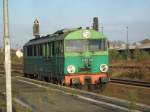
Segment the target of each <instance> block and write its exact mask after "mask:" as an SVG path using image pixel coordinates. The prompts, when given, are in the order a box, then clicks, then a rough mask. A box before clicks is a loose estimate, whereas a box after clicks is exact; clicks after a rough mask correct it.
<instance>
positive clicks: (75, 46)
mask: <svg viewBox="0 0 150 112" xmlns="http://www.w3.org/2000/svg"><path fill="white" fill-rule="evenodd" d="M106 42H107V41H106V39H101V40H100V39H89V40H67V41H66V51H68V52H83V51H86V49H88V50H89V51H105V50H106V48H107V43H106Z"/></svg>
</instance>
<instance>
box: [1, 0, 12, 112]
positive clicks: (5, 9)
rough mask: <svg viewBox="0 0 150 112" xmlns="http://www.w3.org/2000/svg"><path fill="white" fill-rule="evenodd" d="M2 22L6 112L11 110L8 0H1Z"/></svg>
mask: <svg viewBox="0 0 150 112" xmlns="http://www.w3.org/2000/svg"><path fill="white" fill-rule="evenodd" d="M3 23H4V49H5V65H4V66H5V74H6V103H7V112H12V95H11V56H10V50H11V49H10V38H9V17H8V0H3Z"/></svg>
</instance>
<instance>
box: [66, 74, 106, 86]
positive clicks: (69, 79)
mask: <svg viewBox="0 0 150 112" xmlns="http://www.w3.org/2000/svg"><path fill="white" fill-rule="evenodd" d="M85 76H90V77H91V79H92V84H95V82H96V81H98V80H99V79H100V78H101V77H107V74H105V73H101V74H86V75H85V74H71V75H70V74H69V75H66V76H65V84H66V85H69V84H70V82H71V79H72V78H79V79H80V83H81V85H83V84H84V78H85Z"/></svg>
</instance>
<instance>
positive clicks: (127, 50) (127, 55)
mask: <svg viewBox="0 0 150 112" xmlns="http://www.w3.org/2000/svg"><path fill="white" fill-rule="evenodd" d="M126 36H127V40H126V59H127V60H128V59H129V41H128V26H127V27H126Z"/></svg>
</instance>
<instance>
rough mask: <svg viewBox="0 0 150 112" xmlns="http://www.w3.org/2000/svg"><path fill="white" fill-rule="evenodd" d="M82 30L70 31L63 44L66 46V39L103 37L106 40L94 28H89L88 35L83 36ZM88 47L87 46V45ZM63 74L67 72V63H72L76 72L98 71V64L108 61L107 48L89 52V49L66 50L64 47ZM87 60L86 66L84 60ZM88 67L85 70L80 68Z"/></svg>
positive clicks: (91, 72)
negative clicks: (86, 36)
mask: <svg viewBox="0 0 150 112" xmlns="http://www.w3.org/2000/svg"><path fill="white" fill-rule="evenodd" d="M83 31H84V30H77V31H74V32H72V33H69V34H68V35H67V36H66V37H65V39H64V46H66V45H65V44H66V41H67V40H81V41H82V40H91V39H93V40H94V39H104V40H107V38H106V37H105V36H104V35H102V34H101V33H100V32H97V31H95V30H89V31H90V37H89V38H85V37H83ZM87 47H88V46H87ZM64 51H65V52H64V57H65V61H64V64H65V65H64V74H68V72H67V66H68V65H74V66H75V68H76V73H77V74H80V73H90V74H95V73H100V72H101V71H100V68H99V67H100V65H101V64H107V65H109V63H108V48H107V49H106V50H105V51H96V52H90V51H89V50H86V51H84V52H67V50H66V49H64ZM85 60H88V61H89V65H88V66H86V61H85ZM85 66H86V68H89V69H88V70H87V71H86V70H84V71H83V70H81V69H82V68H85Z"/></svg>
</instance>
